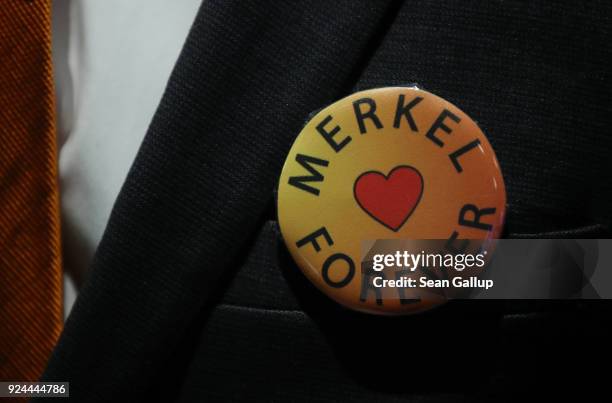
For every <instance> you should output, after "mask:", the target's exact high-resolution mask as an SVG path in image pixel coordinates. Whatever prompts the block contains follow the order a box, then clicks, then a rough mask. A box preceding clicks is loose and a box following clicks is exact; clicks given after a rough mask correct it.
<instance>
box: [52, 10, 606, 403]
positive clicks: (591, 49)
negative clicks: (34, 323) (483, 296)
mask: <svg viewBox="0 0 612 403" xmlns="http://www.w3.org/2000/svg"><path fill="white" fill-rule="evenodd" d="M611 17H612V14H611V6H610V3H609V2H605V1H584V2H576V1H567V2H563V3H556V2H555V3H554V4H553V2H548V1H537V2H526V1H484V0H483V1H460V2H459V1H457V2H454V1H453V2H451V1H447V2H433V1H408V0H406V1H404V2H391V1H366V0H339V1H338V0H335V1H322V0H321V1H311V2H284V1H283V2H281V1H267V2H264V1H252V0H240V1H239V0H229V1H216V0H215V1H204V2H203V4H202V7H201V9H200V11H199V13H198V15H197V18H196V20H195V23H194V25H193V27H192V30H191V32H190V34H189V37H188V39H187V41H186V43H185V46H184V49H183V51H182V54H181V56H180V58H179V60H178V62H177V65H176V67H175V69H174V72H173V74H172V76H171V79H170V81H169V83H168V87H167V89H166V93H165V95H164V97H163V99H162V101H161V103H160V105H159V108H158V110H157V112H156V114H155V116H154V118H153V121H152V123H151V125H150V128H149V131H148V133H147V135H146V137H145V140H144V142H143V144H142V147H141V149H140V151H139V153H138V156H137V158H136V160H135V162H134V165H133V167H132V169H131V171H130V173H129V175H128V178H127V180H126V182H125V184H124V186H123V189H122V191H121V193H120V195H119V198H118V200H117V202H116V205H115V207H114V209H113V213H112V216H111V219H110V222H109V224H108V227H107V229H106V232H105V235H104V238H103V240H102V242H101V244H100V246H99V249H98V251H97V253H96V256H95V260H94V263H93V267H92V271H91V275H90V277H89V278H88V280H87V282H86V284H85V286H84V288H83V290H82V292H81V294H80V295H79V297H78V299H77V301H76V304H75V306H74V308H73V311H72V313H71V315H70V317H69V318H68V321H67V323H66V327H65V330H64V332H63V334H62V337H61V339H60V341H59V343H58V346H57V348H56V350H55V352H54V354H53V356H52V358H51V361H50V363H49V366H48V368H47V371H46V373H45V375H44V377H43V379H44V380H63V381H70V394H71V399H72V400H74V401H78V402H90V401H91V402H93V401H131V402H135V401H148V400H150V399H153V398H161V399H162V401H174V400H176V401H185V402H187V401H203V400H213V401H217V400H226V399H236V400H238V399H251V400H294V401H295V400H319V399H320V400H340V401H346V400H363V401H373V400H379V399H383V398H389V399H398V400H399V399H404V398H413V399H414V400H417V401H429V400H432V401H456V400H462V399H467V398H469V397H482V396H485V395H491V394H493V395H498V396H506V397H508V396H509V395H510V394H518V395H520V394H521V393H522V392H524V391H525V390H527V388H528V387H530V386H540V387H542V389H545V388H546V387H549V388H551V389H550V390H549V391H548V392H553V391H555V390H556V391H559V392H563V393H565V390H566V389H567V388H568V387H572V388H580V387H583V386H584V387H585V388H592V387H594V386H596V385H597V384H598V382H601V380H602V379H603V375H604V374H603V373H602V372H599V370H597V369H595V366H594V362H596V361H597V360H604V361H605V360H606V359H608V354H609V352H608V350H609V349H608V347H607V343H608V340H609V339H608V336H609V330H608V327H609V325H610V319H609V309H608V307H607V306H606V305H604V304H603V303H588V304H587V303H585V302H582V303H574V302H572V303H569V302H567V303H556V304H551V303H537V304H536V303H531V302H523V303H520V304H517V303H512V304H510V303H504V302H488V303H484V302H452V303H449V304H447V305H446V306H444V307H441V308H438V309H436V310H434V311H431V312H429V313H426V314H423V315H417V316H408V317H400V318H386V317H374V316H369V315H363V314H358V313H354V312H349V311H347V310H345V309H343V308H341V307H339V306H337V305H335V304H334V303H332V302H330V301H329V300H328V299H327V298H326V297H325V296H323V295H322V294H321V293H320V292H318V291H317V290H315V289H314V288H313V287H312V286H311V285H310V284H309V283H308V281H307V280H306V279H305V278H304V277H303V276H302V275H301V273H300V272H299V270H298V269H297V267H295V265H294V264H293V263H292V262H291V259H290V258H289V257H288V255H287V252H286V251H285V249H284V247H283V245H282V240H281V238H280V235H279V232H278V228H277V225H276V222H275V211H274V196H273V195H274V189H275V187H276V182H277V180H278V177H279V175H280V169H281V166H282V164H283V162H284V159H285V156H286V154H287V152H288V150H289V148H290V146H291V143H292V141H293V140H294V138H295V137H296V136H297V134H298V133H299V131H300V128H301V126H302V124H303V123H304V121H305V119H306V118H307V117H308V115H309V114H310V113H311V112H312V111H314V110H317V109H319V108H321V107H324V106H326V105H328V104H330V103H332V102H333V101H335V100H337V99H339V98H341V97H343V96H346V95H348V94H349V93H351V92H354V91H356V90H361V89H367V88H374V87H381V86H392V85H406V84H412V83H418V84H419V85H420V86H421V87H422V88H424V89H426V90H428V91H430V92H433V93H434V94H437V95H439V96H441V97H443V98H445V99H447V100H449V101H451V102H452V103H454V104H456V105H457V106H459V107H460V108H461V109H463V110H464V111H465V112H466V113H467V114H469V115H470V116H471V117H472V118H473V119H475V120H476V121H478V123H479V125H480V126H481V128H482V129H483V131H484V132H485V134H486V135H487V136H488V138H489V140H490V142H491V144H492V145H493V147H494V149H495V150H496V153H497V157H498V159H499V161H500V164H501V167H502V172H503V175H504V178H505V181H506V187H507V194H508V214H507V220H506V236H509V237H518V236H521V237H530V236H531V237H558V236H567V237H608V236H609V235H610V232H609V231H610V225H611V221H612V213H611V211H610V207H611V206H612V203H611V200H612V196H611V193H612V192H611V189H610V187H611V183H612V182H611V179H612V178H611V176H612V169H610V168H612V166H611V165H612V164H611V163H610V157H609V153H610V150H611V144H612V140H611V136H610V135H611V134H612V133H610V130H611V128H612V122H611V116H612V104H611V101H612V81H611V77H610V75H611V64H610V60H612V57H611V56H612V55H611V49H612V46H611V45H610V41H611V39H612V38H611V37H610V27H611V22H612V21H611ZM385 352H386V353H387V354H385ZM595 357H596V358H595ZM585 385H588V386H585Z"/></svg>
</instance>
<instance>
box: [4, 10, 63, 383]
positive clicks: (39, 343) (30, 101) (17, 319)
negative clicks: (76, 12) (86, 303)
mask: <svg viewBox="0 0 612 403" xmlns="http://www.w3.org/2000/svg"><path fill="white" fill-rule="evenodd" d="M50 3H51V2H50V1H46V0H44V1H41V0H1V1H0V380H12V381H35V380H37V379H38V378H39V376H40V375H41V373H42V371H43V369H44V367H45V364H46V362H47V360H48V358H49V354H50V353H51V350H52V349H53V346H54V345H55V342H56V341H57V338H58V336H59V333H60V330H61V326H62V283H61V281H62V277H61V259H60V237H59V210H58V191H57V158H56V144H55V141H56V138H55V122H54V98H53V74H52V68H51V33H50V25H51V19H50V14H51V10H50V7H51V5H50Z"/></svg>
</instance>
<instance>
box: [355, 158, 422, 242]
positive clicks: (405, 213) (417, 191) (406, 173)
mask: <svg viewBox="0 0 612 403" xmlns="http://www.w3.org/2000/svg"><path fill="white" fill-rule="evenodd" d="M422 194H423V177H422V176H421V174H420V173H419V171H417V170H416V169H415V168H413V167H410V166H403V165H401V166H398V167H395V168H393V169H392V170H391V172H389V175H387V176H385V175H383V174H382V173H381V172H377V171H368V172H364V173H362V174H361V175H359V177H358V178H357V180H356V181H355V186H354V195H355V200H357V203H358V204H359V206H360V207H361V208H362V209H363V210H364V211H365V212H366V213H368V214H369V215H370V216H371V217H372V218H374V219H375V220H376V221H378V222H379V223H381V224H383V225H384V226H385V227H387V228H389V229H391V230H393V231H397V230H399V229H400V228H401V227H402V225H404V223H405V222H406V220H408V217H410V215H411V214H412V212H413V211H414V209H415V208H416V206H417V204H419V200H421V195H422Z"/></svg>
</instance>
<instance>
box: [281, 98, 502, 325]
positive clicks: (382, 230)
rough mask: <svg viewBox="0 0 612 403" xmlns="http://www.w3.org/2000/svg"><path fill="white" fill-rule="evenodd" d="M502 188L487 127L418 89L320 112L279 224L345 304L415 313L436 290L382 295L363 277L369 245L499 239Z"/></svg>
mask: <svg viewBox="0 0 612 403" xmlns="http://www.w3.org/2000/svg"><path fill="white" fill-rule="evenodd" d="M505 204H506V194H505V188H504V181H503V177H502V174H501V171H500V167H499V164H498V162H497V159H496V157H495V153H494V151H493V149H492V147H491V145H490V144H489V142H488V140H487V139H486V137H485V135H484V134H483V132H482V131H481V130H480V128H479V127H478V125H477V124H476V123H475V122H474V121H473V120H472V119H471V118H470V117H469V116H468V115H466V114H465V113H464V112H463V111H461V110H460V109H459V108H457V107H456V106H454V105H453V104H451V103H449V102H447V101H445V100H444V99H442V98H440V97H438V96H436V95H433V94H431V93H429V92H426V91H423V90H420V89H418V88H415V87H389V88H378V89H372V90H367V91H362V92H358V93H355V94H352V95H350V96H348V97H346V98H344V99H341V100H339V101H337V102H335V103H334V104H332V105H330V106H328V107H326V108H324V109H322V110H321V111H319V112H318V113H316V114H315V115H314V116H313V117H312V118H311V119H310V120H309V121H308V122H307V123H306V125H305V126H304V128H303V129H302V131H301V132H300V134H299V135H298V136H297V138H296V140H295V142H294V143H293V146H292V147H291V150H290V152H289V154H288V156H287V160H286V161H285V165H284V167H283V170H282V174H281V178H280V182H279V188H278V220H279V226H280V229H281V233H282V236H283V238H284V240H285V243H286V245H287V248H288V250H289V252H290V253H291V255H292V257H293V259H294V260H295V262H296V263H297V265H298V266H299V267H300V269H301V270H302V271H303V273H304V274H305V276H306V277H307V278H308V279H309V280H310V281H312V282H313V283H314V284H315V285H316V286H317V287H318V288H319V289H320V290H321V291H322V292H324V293H325V294H327V295H328V296H329V297H331V298H332V299H334V300H335V301H337V302H339V303H340V304H342V305H344V306H346V307H349V308H351V309H356V310H359V311H364V312H370V313H380V314H402V313H413V312H418V311H422V310H426V309H429V308H431V307H433V306H437V305H439V304H440V303H441V302H443V299H441V298H440V296H439V295H437V294H435V295H434V294H427V293H424V294H423V293H421V294H420V295H419V296H418V298H411V299H410V301H411V303H405V298H400V297H401V296H398V298H380V296H378V295H377V294H376V292H375V291H376V290H373V289H372V285H371V281H369V276H367V275H366V272H365V271H364V270H362V259H363V256H362V255H363V251H364V249H363V248H364V244H368V243H369V244H370V245H371V244H372V242H375V241H376V240H389V239H396V240H398V239H414V240H429V239H432V240H447V241H448V242H458V241H460V240H470V239H496V238H499V236H500V234H501V231H502V226H503V220H504V213H505Z"/></svg>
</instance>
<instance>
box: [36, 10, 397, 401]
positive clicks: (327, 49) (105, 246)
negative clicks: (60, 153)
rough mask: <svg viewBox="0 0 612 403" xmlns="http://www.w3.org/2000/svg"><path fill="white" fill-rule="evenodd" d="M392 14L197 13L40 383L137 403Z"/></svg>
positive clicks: (82, 395)
mask: <svg viewBox="0 0 612 403" xmlns="http://www.w3.org/2000/svg"><path fill="white" fill-rule="evenodd" d="M389 3H390V2H388V1H375V2H373V1H366V0H335V1H326V0H320V1H312V2H284V1H270V2H260V1H245V0H234V1H205V2H204V3H203V5H202V7H201V9H200V10H199V12H198V15H197V18H196V20H195V23H194V25H193V27H192V29H191V32H190V34H189V37H188V39H187V41H186V43H185V46H184V48H183V51H182V54H181V56H180V58H179V60H178V62H177V65H176V67H175V69H174V71H173V74H172V76H171V78H170V81H169V83H168V87H167V89H166V93H165V95H164V97H163V99H162V101H161V104H160V105H159V108H158V110H157V112H156V114H155V116H154V118H153V121H152V123H151V126H150V128H149V130H148V133H147V135H146V137H145V140H144V142H143V144H142V146H141V149H140V151H139V153H138V156H137V158H136V160H135V162H134V165H133V166H132V169H131V171H130V173H129V175H128V178H127V180H126V182H125V184H124V186H123V189H122V190H121V193H120V195H119V198H118V200H117V202H116V205H115V207H114V209H113V212H112V215H111V219H110V222H109V224H108V227H107V229H106V232H105V235H104V238H103V240H102V242H101V244H100V246H99V249H98V251H97V253H96V257H95V259H94V263H93V267H92V271H91V275H90V277H89V279H88V280H87V281H86V284H85V286H84V288H83V290H82V292H81V294H80V296H79V298H78V300H77V302H76V304H75V306H74V309H73V311H72V314H71V315H70V318H69V319H68V321H67V323H66V327H65V330H64V333H63V335H62V337H61V339H60V342H59V343H58V346H57V348H56V350H55V352H54V354H53V356H52V359H51V361H50V364H49V366H48V369H47V371H46V374H45V375H44V379H45V380H70V382H71V384H70V386H71V390H70V393H71V396H74V397H76V398H77V399H78V400H79V401H89V400H97V399H99V398H101V397H102V396H104V400H106V401H114V400H126V401H129V400H135V399H137V397H138V396H142V393H143V391H144V390H146V389H148V388H149V386H150V385H148V383H149V382H150V381H151V379H153V378H154V376H155V374H156V372H157V371H159V369H160V367H162V366H163V365H164V362H165V361H166V360H167V359H168V356H169V355H170V354H171V352H172V350H173V349H174V348H175V347H176V345H177V344H178V343H180V342H181V337H182V335H183V334H184V331H185V329H186V327H187V326H188V325H189V324H190V322H191V321H193V320H194V318H195V317H196V315H197V313H198V312H199V311H201V310H202V308H203V307H204V306H205V304H206V302H207V300H208V298H209V296H210V295H211V293H212V292H213V291H214V290H215V288H216V287H217V285H218V283H217V280H218V278H219V276H220V275H221V274H222V273H223V272H224V271H226V270H227V269H228V268H229V267H230V266H231V265H232V261H233V260H234V259H235V258H236V257H237V254H239V251H240V250H242V248H243V247H244V246H245V244H246V243H247V242H248V239H249V236H250V235H251V234H252V233H253V231H254V230H255V229H256V226H257V223H258V220H259V217H260V216H261V214H262V213H263V212H264V210H265V209H266V206H267V205H268V203H269V202H270V199H271V197H272V192H273V189H274V187H275V185H276V181H277V178H278V176H279V173H280V168H281V165H282V163H283V161H284V158H285V155H286V152H287V151H288V149H289V147H290V145H291V143H292V141H293V139H294V137H295V136H296V135H297V133H298V132H299V130H300V128H301V125H302V124H303V122H304V120H305V119H306V117H307V115H308V114H309V113H310V112H311V111H313V110H316V109H318V108H320V107H322V106H325V105H326V104H329V103H331V102H332V101H334V100H335V99H337V98H339V97H341V96H343V95H345V92H346V91H350V89H351V88H352V86H353V85H354V82H355V80H356V78H357V77H358V74H359V71H360V69H361V68H362V67H363V64H364V63H365V61H367V59H368V58H369V56H370V55H371V52H372V51H373V49H374V48H375V47H376V43H377V41H378V40H379V37H380V36H381V34H382V32H383V31H384V29H385V26H386V25H387V24H386V22H387V21H386V18H389V17H390V16H392V14H393V13H394V12H395V7H391V6H390V5H389ZM88 398H89V399H88ZM96 398H97V399H96Z"/></svg>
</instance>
